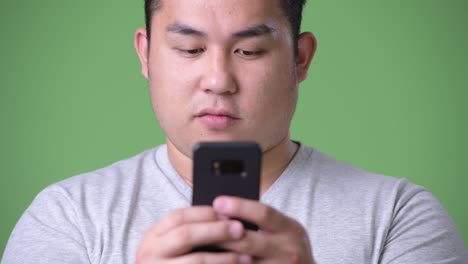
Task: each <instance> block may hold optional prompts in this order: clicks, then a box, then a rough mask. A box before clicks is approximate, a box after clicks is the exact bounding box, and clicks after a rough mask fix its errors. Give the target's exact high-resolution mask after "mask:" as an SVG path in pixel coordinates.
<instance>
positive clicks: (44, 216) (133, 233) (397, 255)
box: [2, 145, 468, 264]
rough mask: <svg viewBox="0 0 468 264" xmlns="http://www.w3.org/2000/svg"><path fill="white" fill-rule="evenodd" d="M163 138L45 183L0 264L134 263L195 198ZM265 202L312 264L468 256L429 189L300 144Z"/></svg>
mask: <svg viewBox="0 0 468 264" xmlns="http://www.w3.org/2000/svg"><path fill="white" fill-rule="evenodd" d="M191 195H192V190H191V188H190V187H189V186H188V185H187V184H186V183H185V182H184V181H183V180H182V179H181V177H180V176H179V175H178V174H177V172H176V171H175V169H174V168H173V167H172V165H171V163H170V161H169V159H168V155H167V147H166V146H165V145H163V146H160V147H157V148H155V149H151V150H149V151H146V152H144V153H141V154H139V155H137V156H135V157H133V158H131V159H128V160H124V161H120V162H117V163H115V164H113V165H111V166H109V167H107V168H104V169H100V170H97V171H94V172H91V173H87V174H82V175H79V176H76V177H73V178H70V179H67V180H64V181H62V182H59V183H56V184H54V185H51V186H49V187H47V188H46V189H45V190H43V191H42V192H41V193H40V194H39V195H38V196H37V197H36V199H35V200H34V201H33V202H32V204H31V206H30V207H29V208H28V209H27V210H26V211H25V213H24V214H23V216H22V217H21V219H20V220H19V222H18V223H17V225H16V227H15V229H14V230H13V232H12V234H11V237H10V240H9V242H8V245H7V247H6V250H5V252H4V256H3V260H2V263H3V264H7V263H8V264H10V263H34V264H41V263H45V264H55V263H57V264H58V263H60V264H63V263H77V264H78V263H80V264H82V263H102V264H103V263H112V264H118V263H134V258H135V254H136V250H137V248H138V245H139V243H140V239H141V238H142V235H143V234H144V232H145V231H146V230H147V229H149V228H150V227H151V226H152V225H154V224H155V223H157V222H158V221H159V220H160V219H161V218H162V217H163V216H165V215H166V214H167V213H169V212H170V211H172V210H174V209H176V208H181V207H188V206H190V202H191ZM261 201H262V202H263V203H265V204H268V205H271V206H273V207H275V208H277V209H279V210H280V211H281V212H283V213H284V214H286V215H288V216H291V217H293V218H295V219H296V220H298V221H299V222H300V223H302V225H303V226H304V227H305V228H306V229H307V232H308V234H309V237H310V240H311V245H312V252H313V256H314V259H315V262H316V263H318V264H325V263H331V264H337V263H346V264H349V263H398V264H401V263H468V254H467V251H466V249H465V247H464V245H463V241H462V239H461V237H460V235H459V232H458V231H457V228H456V227H455V225H454V223H453V221H452V220H451V218H450V217H449V216H448V214H447V212H446V210H445V209H444V208H443V207H442V206H441V204H440V203H439V202H438V201H437V200H436V199H435V198H434V197H433V196H432V195H431V194H430V193H429V192H428V191H426V190H425V189H423V188H421V187H419V186H416V185H414V184H411V183H409V182H408V181H406V180H404V179H395V178H391V177H385V176H379V175H375V174H371V173H368V172H365V171H363V170H360V169H357V168H354V167H352V166H349V165H346V164H344V163H342V162H339V161H336V160H334V159H332V158H330V157H328V156H326V155H324V154H322V153H320V152H318V151H316V150H313V149H311V148H308V147H306V146H301V147H300V149H299V151H298V153H297V154H296V156H295V157H294V159H293V160H292V161H291V163H290V164H289V166H288V167H287V169H286V170H285V171H284V173H283V174H282V175H281V177H280V178H279V179H278V180H277V181H276V182H275V183H274V184H273V185H272V186H271V187H270V189H269V190H268V191H267V192H266V193H265V194H264V195H263V196H262V197H261Z"/></svg>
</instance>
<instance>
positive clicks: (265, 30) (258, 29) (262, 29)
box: [233, 24, 276, 38]
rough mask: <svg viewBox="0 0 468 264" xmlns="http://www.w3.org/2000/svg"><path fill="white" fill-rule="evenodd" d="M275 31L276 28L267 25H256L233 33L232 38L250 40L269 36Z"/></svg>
mask: <svg viewBox="0 0 468 264" xmlns="http://www.w3.org/2000/svg"><path fill="white" fill-rule="evenodd" d="M275 31H276V28H274V27H273V26H270V25H267V24H258V25H254V26H250V27H248V28H246V29H243V30H241V31H238V32H236V33H234V34H233V36H234V37H236V38H252V37H259V36H263V35H271V34H272V33H273V32H275Z"/></svg>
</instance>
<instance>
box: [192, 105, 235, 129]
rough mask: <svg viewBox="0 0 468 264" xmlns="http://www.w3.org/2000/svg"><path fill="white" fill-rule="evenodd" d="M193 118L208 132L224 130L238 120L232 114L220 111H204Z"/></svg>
mask: <svg viewBox="0 0 468 264" xmlns="http://www.w3.org/2000/svg"><path fill="white" fill-rule="evenodd" d="M195 118H196V119H197V120H199V121H200V122H201V123H202V124H203V125H204V126H205V127H206V128H208V129H210V130H225V129H228V128H230V127H232V126H234V125H235V124H236V123H237V122H238V121H239V120H240V118H239V116H237V115H236V114H234V113H233V112H231V111H227V110H222V109H204V110H202V111H200V112H199V113H198V114H196V115H195Z"/></svg>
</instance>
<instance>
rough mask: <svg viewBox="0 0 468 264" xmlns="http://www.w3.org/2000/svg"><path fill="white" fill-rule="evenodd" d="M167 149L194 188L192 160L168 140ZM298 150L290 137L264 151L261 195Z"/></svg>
mask: <svg viewBox="0 0 468 264" xmlns="http://www.w3.org/2000/svg"><path fill="white" fill-rule="evenodd" d="M167 149H168V155H169V160H170V161H171V163H172V165H173V166H174V168H175V170H176V171H177V173H178V174H179V175H180V176H181V177H182V178H183V179H184V181H185V182H186V183H187V184H188V185H190V186H192V166H193V161H192V158H191V157H189V156H187V155H185V154H184V153H182V152H180V151H179V150H178V149H177V148H176V146H174V145H173V144H172V142H170V140H167ZM297 150H298V145H297V144H296V143H294V142H292V141H291V140H290V139H289V135H288V136H287V137H285V139H283V140H282V141H281V142H280V143H279V144H277V145H275V146H273V147H271V148H270V149H267V150H264V152H263V156H262V172H261V175H260V177H261V181H260V182H261V184H260V195H263V194H264V193H265V192H266V191H267V190H268V189H269V188H270V186H271V185H272V184H273V183H274V182H275V181H276V180H277V179H278V178H279V176H281V174H282V173H283V171H284V170H285V169H286V167H287V166H288V164H289V162H290V161H291V160H292V158H293V157H294V155H295V153H296V152H297Z"/></svg>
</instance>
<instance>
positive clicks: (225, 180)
mask: <svg viewBox="0 0 468 264" xmlns="http://www.w3.org/2000/svg"><path fill="white" fill-rule="evenodd" d="M193 161H194V163H193V197H192V205H212V203H213V200H214V199H215V198H216V197H217V196H220V195H230V196H238V197H243V198H247V199H252V200H258V199H259V190H260V166H261V150H260V147H259V146H258V144H257V143H254V142H203V143H198V144H197V145H195V147H194V158H193Z"/></svg>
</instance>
